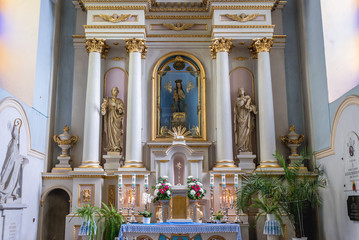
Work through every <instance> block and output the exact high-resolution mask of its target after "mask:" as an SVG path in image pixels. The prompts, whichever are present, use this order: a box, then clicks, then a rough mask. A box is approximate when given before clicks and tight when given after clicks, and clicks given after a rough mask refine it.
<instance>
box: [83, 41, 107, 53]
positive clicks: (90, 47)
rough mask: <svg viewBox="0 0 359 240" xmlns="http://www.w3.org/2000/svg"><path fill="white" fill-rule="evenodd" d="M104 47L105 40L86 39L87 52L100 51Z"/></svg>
mask: <svg viewBox="0 0 359 240" xmlns="http://www.w3.org/2000/svg"><path fill="white" fill-rule="evenodd" d="M104 47H105V40H104V39H96V38H93V39H87V40H86V50H87V52H88V53H91V52H98V53H102V51H103V49H104Z"/></svg>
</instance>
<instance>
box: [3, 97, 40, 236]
mask: <svg viewBox="0 0 359 240" xmlns="http://www.w3.org/2000/svg"><path fill="white" fill-rule="evenodd" d="M7 103H8V101H3V102H2V103H1V104H0V133H1V138H0V169H1V168H2V166H3V163H4V160H5V157H6V152H7V147H8V144H9V142H10V140H11V130H12V127H13V125H14V119H16V118H20V119H21V120H22V122H23V124H22V127H21V132H20V154H21V155H23V156H26V157H27V158H28V160H29V163H28V164H26V165H25V166H24V168H23V180H22V193H21V194H22V200H21V202H22V203H23V204H26V205H27V208H25V209H24V211H23V217H22V226H21V229H22V231H21V239H28V240H31V239H36V237H37V226H38V215H39V205H40V196H41V172H42V171H43V166H44V162H43V160H41V159H38V158H35V157H34V156H32V154H29V151H28V149H29V148H31V147H30V146H28V144H30V143H29V141H28V140H29V138H28V136H27V134H28V131H29V130H28V126H29V123H27V124H26V121H27V117H26V115H24V112H23V113H22V114H20V112H19V110H18V109H16V108H14V107H5V108H4V105H6V104H7ZM18 104H19V105H18V106H20V103H18ZM20 109H21V107H20Z"/></svg>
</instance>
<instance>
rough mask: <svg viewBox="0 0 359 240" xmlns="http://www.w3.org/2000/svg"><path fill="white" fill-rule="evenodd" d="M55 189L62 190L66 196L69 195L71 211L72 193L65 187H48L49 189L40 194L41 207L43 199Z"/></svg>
mask: <svg viewBox="0 0 359 240" xmlns="http://www.w3.org/2000/svg"><path fill="white" fill-rule="evenodd" d="M55 189H61V190H64V191H65V192H66V193H67V194H68V195H69V198H70V200H69V202H70V210H71V205H72V192H71V191H70V190H68V189H67V188H66V187H64V186H60V185H56V186H52V187H50V188H49V189H47V190H46V191H45V192H43V193H42V194H41V199H40V203H41V207H42V206H43V204H44V201H45V198H46V196H47V195H48V194H49V193H50V192H51V191H52V190H55Z"/></svg>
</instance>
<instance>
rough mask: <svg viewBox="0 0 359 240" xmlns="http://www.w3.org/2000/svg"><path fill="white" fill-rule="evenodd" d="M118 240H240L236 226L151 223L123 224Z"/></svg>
mask: <svg viewBox="0 0 359 240" xmlns="http://www.w3.org/2000/svg"><path fill="white" fill-rule="evenodd" d="M119 239H120V240H132V239H146V240H147V239H149V240H209V239H210V240H241V233H240V226H239V225H238V224H212V223H168V222H166V223H151V224H123V225H122V226H121V230H120V235H119Z"/></svg>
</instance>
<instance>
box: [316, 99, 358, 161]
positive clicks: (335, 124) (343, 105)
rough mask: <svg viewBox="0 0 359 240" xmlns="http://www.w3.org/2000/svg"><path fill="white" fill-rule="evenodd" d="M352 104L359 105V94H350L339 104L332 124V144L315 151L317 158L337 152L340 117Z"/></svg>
mask: <svg viewBox="0 0 359 240" xmlns="http://www.w3.org/2000/svg"><path fill="white" fill-rule="evenodd" d="M350 105H357V106H359V96H348V97H347V98H345V99H344V100H343V102H342V103H341V104H340V105H339V107H338V109H337V111H336V113H335V115H334V120H333V124H332V131H331V135H330V146H329V147H327V148H325V149H323V150H320V151H317V152H315V154H314V156H315V159H316V160H318V159H321V158H325V157H328V156H330V155H334V154H335V148H334V144H335V135H336V132H337V127H338V122H339V120H340V117H341V115H342V113H343V111H344V110H345V109H346V108H347V107H348V106H350Z"/></svg>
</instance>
